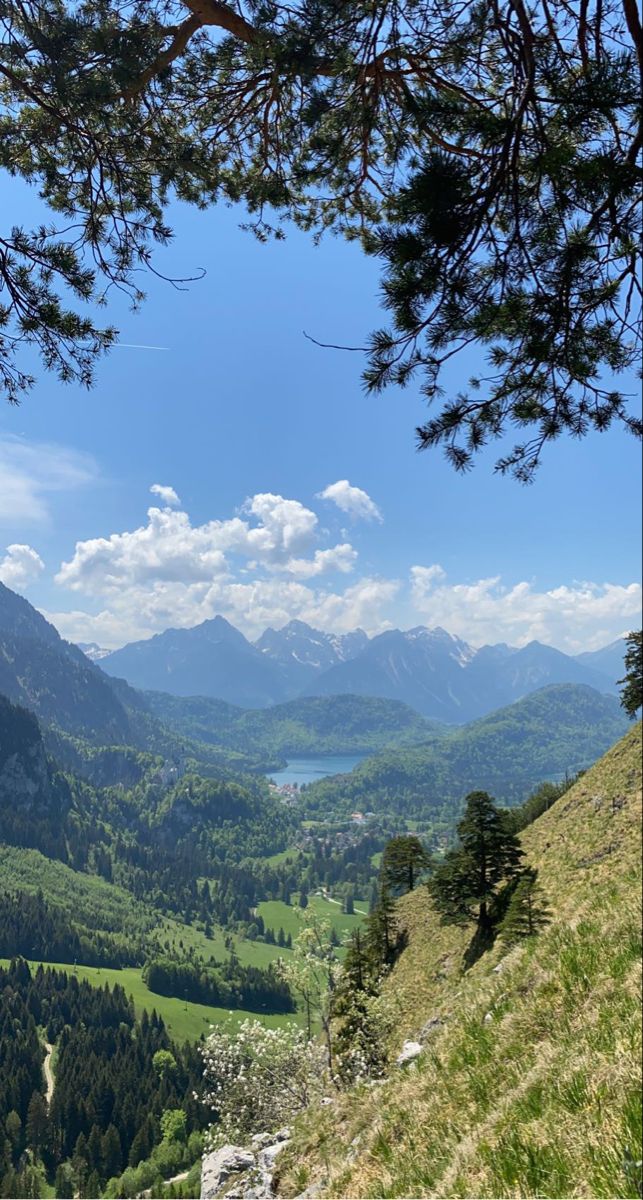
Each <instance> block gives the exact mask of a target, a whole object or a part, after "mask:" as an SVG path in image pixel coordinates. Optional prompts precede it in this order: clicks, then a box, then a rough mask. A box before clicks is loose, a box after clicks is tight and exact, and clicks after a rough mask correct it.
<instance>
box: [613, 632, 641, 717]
mask: <svg viewBox="0 0 643 1200" xmlns="http://www.w3.org/2000/svg"><path fill="white" fill-rule="evenodd" d="M625 644H626V647H627V649H626V652H625V659H624V664H625V675H624V677H623V679H619V681H618V682H619V684H622V688H621V705H622V707H623V708H624V709H625V711H626V713H627V715H628V717H632V718H634V717H636V714H637V713H638V712H639V710H640V708H641V706H642V705H643V632H642V631H641V630H638V632H635V633H628V635H627V637H626V639H625Z"/></svg>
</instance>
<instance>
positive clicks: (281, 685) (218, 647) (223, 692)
mask: <svg viewBox="0 0 643 1200" xmlns="http://www.w3.org/2000/svg"><path fill="white" fill-rule="evenodd" d="M101 667H102V668H103V670H104V671H107V673H108V674H109V675H120V676H122V677H123V678H125V679H127V681H128V683H131V684H132V685H133V686H134V687H138V688H144V689H147V690H150V691H161V692H170V693H171V694H172V695H175V696H198V695H201V696H216V697H218V698H220V699H223V700H227V701H228V702H229V703H230V704H238V705H241V707H243V708H263V707H265V706H266V705H269V704H274V703H276V702H277V701H279V700H281V699H283V697H284V693H285V692H287V690H288V685H287V682H286V681H285V680H284V678H283V672H282V670H281V667H280V665H279V663H277V662H275V661H274V660H272V659H271V658H270V657H268V656H267V655H265V654H262V653H261V651H260V650H258V649H257V647H256V646H253V645H252V643H251V642H249V641H248V640H247V639H246V638H245V637H244V636H243V634H242V633H240V632H239V630H238V629H235V628H234V625H231V624H230V622H229V621H226V620H225V619H224V618H223V617H214V618H213V619H212V620H210V621H203V622H202V623H201V624H200V625H197V626H195V627H194V628H193V629H167V630H166V631H165V633H157V634H156V635H155V636H154V637H151V638H148V639H147V640H146V641H142V642H130V644H129V645H127V646H123V648H122V650H115V651H113V653H111V654H108V655H107V656H106V657H105V658H103V659H102V660H101Z"/></svg>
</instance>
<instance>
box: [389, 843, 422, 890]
mask: <svg viewBox="0 0 643 1200" xmlns="http://www.w3.org/2000/svg"><path fill="white" fill-rule="evenodd" d="M429 861H430V859H429V855H428V853H427V850H426V848H425V847H424V846H423V844H422V842H421V841H420V839H419V837H416V836H415V835H414V834H413V835H408V836H407V835H402V836H400V837H394V838H391V840H390V842H388V843H387V845H386V846H385V848H384V853H383V855H382V865H381V877H382V880H383V882H384V885H385V887H387V888H388V890H389V891H390V892H391V893H392V894H393V895H396V896H401V895H403V894H404V892H412V891H413V888H414V887H415V885H416V883H417V880H418V876H419V875H421V874H422V872H423V871H425V870H426V868H427V867H428V865H429Z"/></svg>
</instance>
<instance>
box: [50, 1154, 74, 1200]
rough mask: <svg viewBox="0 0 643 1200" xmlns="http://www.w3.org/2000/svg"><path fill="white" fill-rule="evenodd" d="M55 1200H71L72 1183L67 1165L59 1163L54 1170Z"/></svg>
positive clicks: (72, 1193)
mask: <svg viewBox="0 0 643 1200" xmlns="http://www.w3.org/2000/svg"><path fill="white" fill-rule="evenodd" d="M55 1191H56V1200H73V1197H74V1182H73V1178H72V1173H71V1168H70V1167H69V1165H67V1164H64V1163H61V1164H60V1166H59V1167H57V1168H56V1181H55Z"/></svg>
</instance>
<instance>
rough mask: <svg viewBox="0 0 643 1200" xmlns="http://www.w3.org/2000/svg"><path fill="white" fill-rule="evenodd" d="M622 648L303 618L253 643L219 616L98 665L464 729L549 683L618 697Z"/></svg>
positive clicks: (177, 686) (152, 685) (173, 684)
mask: <svg viewBox="0 0 643 1200" xmlns="http://www.w3.org/2000/svg"><path fill="white" fill-rule="evenodd" d="M620 645H621V646H622V643H621V644H620ZM619 648H620V647H619V643H613V645H612V646H610V647H607V648H606V649H605V651H598V652H596V653H591V654H588V655H580V656H577V657H573V656H571V655H568V654H563V653H562V652H561V651H560V650H556V649H554V648H553V647H552V646H546V645H543V644H542V643H541V642H536V641H534V642H530V643H529V645H527V646H523V647H522V648H520V649H517V648H515V647H512V646H507V645H505V644H503V643H500V644H498V645H492V646H483V647H481V648H480V649H477V650H476V649H474V647H472V646H470V645H469V644H468V643H467V642H465V641H463V640H462V639H461V638H458V637H455V636H453V635H452V634H450V633H448V632H447V630H445V629H442V628H439V627H438V628H435V629H428V628H425V627H424V626H422V625H419V626H416V627H415V628H413V629H409V630H406V631H403V630H400V629H391V630H387V631H386V632H385V633H381V634H379V635H378V636H376V637H373V638H369V637H368V636H367V635H366V634H365V633H364V631H363V630H362V629H356V630H354V631H353V632H351V633H347V634H341V635H333V634H329V633H324V632H322V631H320V630H318V629H313V628H312V626H310V625H307V624H306V623H305V622H304V621H290V622H288V624H287V625H285V626H284V627H283V628H282V629H278V630H276V629H271V628H270V629H266V630H265V632H264V633H263V634H262V635H261V637H260V638H259V639H258V640H257V641H256V642H255V643H254V644H253V643H252V642H250V641H248V639H247V638H245V637H244V635H243V634H242V633H240V631H239V630H238V629H235V627H234V626H233V625H231V624H230V622H229V621H227V620H225V619H224V618H223V617H220V616H219V617H214V618H213V619H212V620H209V621H204V622H202V624H200V625H197V626H195V627H194V628H192V629H168V630H166V631H165V633H160V634H156V635H155V636H154V637H152V638H149V639H147V640H145V641H140V642H132V643H130V644H129V645H127V646H124V647H123V648H122V649H121V650H115V651H113V652H112V653H111V654H107V655H105V656H104V657H102V658H101V660H100V665H101V667H102V668H103V670H105V671H107V672H108V674H110V675H119V676H122V677H124V678H125V679H127V681H128V682H129V683H130V684H132V685H133V686H135V687H139V688H142V689H144V690H150V691H163V692H167V693H170V694H171V695H176V696H197V695H198V696H209V697H212V698H214V699H219V700H225V701H227V702H228V703H229V704H235V705H238V706H240V707H242V708H265V707H269V706H271V705H273V704H280V703H285V702H287V701H289V700H294V699H296V698H297V697H303V696H333V695H356V696H373V697H378V698H381V699H387V700H397V701H400V702H401V703H403V704H406V705H409V706H410V707H411V708H414V709H415V710H416V711H417V712H419V713H420V714H421V715H422V716H424V717H428V718H430V719H432V720H438V721H444V722H448V723H454V724H464V723H465V722H467V721H471V720H475V719H476V718H477V717H481V716H484V715H485V713H488V712H492V711H493V710H494V709H497V708H500V707H502V706H504V705H506V704H511V703H512V702H513V701H515V700H519V699H521V697H523V696H526V695H528V694H529V693H530V692H533V691H536V690H537V689H538V688H541V687H547V686H549V685H551V684H558V683H577V684H585V685H587V686H588V687H592V688H595V689H596V690H597V691H600V692H610V693H612V694H614V693H615V692H616V679H617V678H619V677H620V676H619V675H618V674H617V675H615V671H614V664H615V662H617V661H618V656H619ZM621 658H622V655H621ZM619 670H620V667H619Z"/></svg>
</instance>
